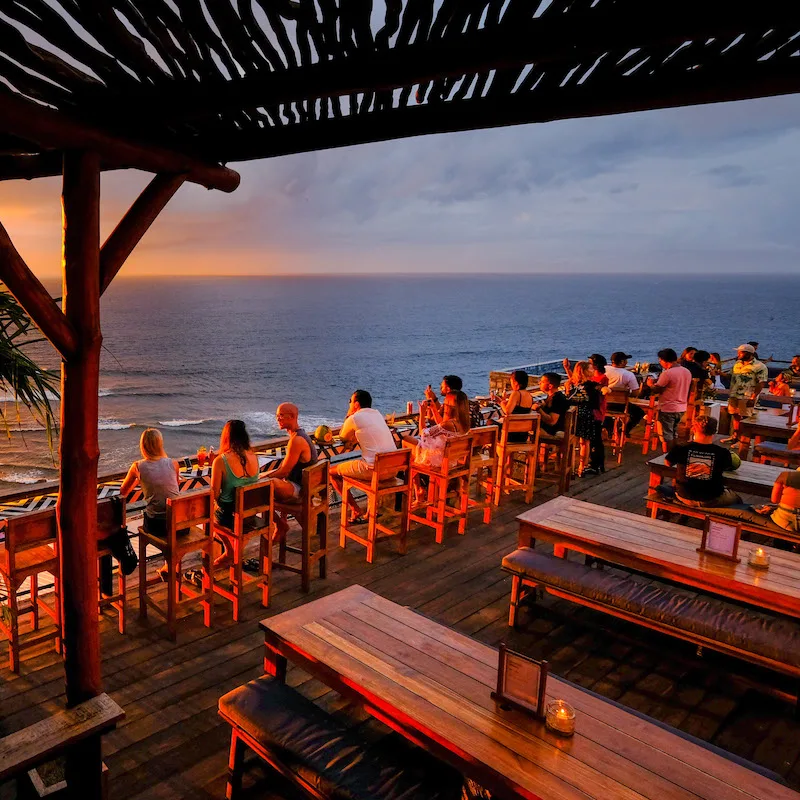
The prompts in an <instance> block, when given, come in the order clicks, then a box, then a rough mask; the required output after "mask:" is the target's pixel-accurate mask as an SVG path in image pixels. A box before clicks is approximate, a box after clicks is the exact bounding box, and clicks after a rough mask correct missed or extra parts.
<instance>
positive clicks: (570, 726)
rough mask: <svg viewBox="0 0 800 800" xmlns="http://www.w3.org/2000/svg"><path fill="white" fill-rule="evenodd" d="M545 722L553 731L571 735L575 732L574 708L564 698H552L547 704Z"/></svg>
mask: <svg viewBox="0 0 800 800" xmlns="http://www.w3.org/2000/svg"><path fill="white" fill-rule="evenodd" d="M545 724H546V725H547V728H548V730H551V731H553V732H554V733H558V734H560V735H561V736H572V734H573V733H575V709H574V708H573V707H572V706H571V705H570V704H569V703H567V702H566V701H565V700H553V702H552V703H548V704H547V714H546V717H545Z"/></svg>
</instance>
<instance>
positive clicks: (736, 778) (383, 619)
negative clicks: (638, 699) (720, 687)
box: [261, 586, 800, 800]
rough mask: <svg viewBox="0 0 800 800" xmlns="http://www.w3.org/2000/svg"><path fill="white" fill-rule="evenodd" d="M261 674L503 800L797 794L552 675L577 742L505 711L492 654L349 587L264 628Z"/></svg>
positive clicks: (776, 798) (774, 799) (756, 799)
mask: <svg viewBox="0 0 800 800" xmlns="http://www.w3.org/2000/svg"><path fill="white" fill-rule="evenodd" d="M261 627H262V629H263V630H264V634H265V638H266V658H265V666H266V668H267V672H269V673H270V674H274V675H278V676H279V677H285V669H286V659H290V660H291V661H293V662H294V663H296V664H298V665H299V666H301V667H302V668H303V669H304V670H306V671H308V672H310V673H311V674H312V675H314V676H315V677H317V678H319V679H320V680H322V681H323V682H324V683H326V684H327V685H328V686H330V687H331V688H333V689H335V690H336V691H338V692H341V693H342V694H343V695H345V696H347V697H349V698H352V699H355V700H356V701H357V702H359V703H361V704H363V705H364V707H365V708H366V709H367V710H368V711H370V712H371V713H372V714H373V715H374V716H376V717H377V718H378V719H381V720H383V721H384V722H386V723H387V724H388V725H389V726H390V727H392V728H394V729H395V730H397V731H399V732H400V733H401V734H403V735H404V736H406V737H407V738H408V739H409V740H411V741H413V742H416V743H418V744H420V745H421V746H423V747H425V748H427V749H429V750H431V751H433V752H434V753H436V754H437V755H439V756H440V757H442V758H444V759H445V760H447V761H449V762H450V763H452V764H453V765H454V766H456V767H457V768H458V769H461V770H462V771H463V772H465V773H466V774H468V775H470V776H471V777H473V778H474V779H475V780H477V781H478V782H480V783H481V784H482V785H484V786H485V787H486V788H488V789H490V790H491V791H493V792H495V793H496V796H498V797H502V798H527V799H528V800H588V798H598V800H600V798H602V799H603V800H644V799H645V798H648V799H650V800H697V799H698V798H704V799H705V800H764V798H770V799H771V800H790V798H791V799H792V800H798V798H799V797H800V795H798V794H796V793H795V792H793V791H791V790H790V789H788V788H786V787H784V786H780V785H779V784H777V783H774V782H773V781H771V780H769V779H768V778H765V777H763V776H761V775H758V774H757V773H754V772H752V771H750V770H748V769H746V768H744V767H741V766H739V765H737V764H735V763H733V762H731V761H729V760H727V759H725V758H722V757H721V756H719V755H716V754H714V753H712V752H710V751H708V750H705V749H704V748H701V747H698V746H697V745H696V744H693V743H692V742H689V741H687V740H685V739H682V738H681V737H679V736H676V735H675V734H673V733H671V732H669V731H666V730H664V729H663V728H660V727H659V726H657V725H654V724H653V723H651V722H648V721H647V720H645V719H642V718H641V717H638V716H636V715H634V714H631V713H629V712H628V711H625V710H624V709H621V708H618V707H616V706H614V705H612V704H610V703H607V702H605V701H604V700H602V699H600V698H598V697H596V696H593V695H590V694H588V693H587V692H584V691H582V690H581V689H580V688H578V687H576V686H572V685H570V684H567V683H564V682H563V681H559V680H558V679H557V678H555V677H553V676H551V677H550V678H549V679H548V681H547V695H548V699H553V698H562V699H564V700H567V701H568V702H569V703H571V704H572V705H573V706H574V707H575V709H576V726H575V735H574V737H572V738H570V739H563V738H560V737H558V736H556V735H554V734H551V733H549V732H548V731H547V730H546V729H545V726H544V724H543V723H542V722H539V721H537V720H535V719H532V718H530V717H528V716H526V715H524V714H522V713H520V712H517V711H512V710H504V709H502V708H501V707H500V706H499V705H498V704H497V703H496V702H495V701H494V700H492V698H491V696H490V693H491V691H492V690H493V689H494V688H495V686H496V682H497V651H496V650H495V649H494V648H491V647H487V646H486V645H484V644H481V643H479V642H476V641H475V640H473V639H471V638H469V637H467V636H463V635H462V634H459V633H457V632H455V631H453V630H451V629H449V628H446V627H444V626H442V625H439V624H438V623H436V622H433V621H432V620H430V619H428V618H426V617H423V616H421V615H420V614H417V613H415V612H414V611H411V610H410V609H408V608H405V607H403V606H399V605H397V604H395V603H392V602H390V601H388V600H386V599H384V598H382V597H380V596H379V595H376V594H373V593H372V592H370V591H369V590H367V589H365V588H363V587H361V586H351V587H349V588H348V589H344V590H342V591H340V592H336V593H335V594H332V595H328V596H327V597H324V598H322V599H320V600H315V601H313V602H311V603H307V604H306V605H303V606H300V607H299V608H296V609H293V610H291V611H286V612H284V613H282V614H278V615H277V616H275V617H271V618H269V619H265V620H263V621H262V622H261Z"/></svg>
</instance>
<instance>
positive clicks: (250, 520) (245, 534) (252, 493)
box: [211, 479, 275, 622]
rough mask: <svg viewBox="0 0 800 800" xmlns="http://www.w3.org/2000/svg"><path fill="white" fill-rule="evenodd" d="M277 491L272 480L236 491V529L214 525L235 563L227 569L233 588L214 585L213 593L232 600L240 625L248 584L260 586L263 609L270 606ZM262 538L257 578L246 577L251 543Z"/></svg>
mask: <svg viewBox="0 0 800 800" xmlns="http://www.w3.org/2000/svg"><path fill="white" fill-rule="evenodd" d="M273 495H274V490H273V486H272V481H271V480H269V479H267V480H262V481H259V482H258V483H251V484H249V485H248V486H239V487H237V489H236V494H235V496H234V500H233V503H234V506H233V527H232V528H227V527H225V526H224V525H220V524H219V523H218V522H217V521H216V520H214V521H213V522H212V526H211V528H212V532H213V534H214V536H216V537H218V538H219V539H222V540H223V541H224V543H225V545H226V547H227V551H228V553H230V554H232V557H233V562H232V563H231V565H230V568H229V570H228V574H229V579H230V588H227V587H225V586H223V585H222V584H220V583H219V582H218V581H215V583H214V591H215V592H216V593H217V594H218V595H221V596H222V597H224V598H226V599H227V600H230V601H231V604H232V605H233V621H234V622H239V616H240V610H241V603H242V595H243V594H244V589H245V585H246V584H248V583H257V584H258V585H259V586H261V588H262V601H263V605H264V606H268V605H269V589H270V586H269V581H270V577H271V573H272V537H273V533H274V531H275V523H274V522H273V519H272V517H273V514H274V511H275V506H274V499H273ZM257 536H258V537H259V538H260V542H259V548H258V577H256V578H250V577H249V576H248V577H247V578H245V574H244V551H245V548H246V547H247V545H248V543H249V542H250V541H251V540H252V539H254V538H256V537H257Z"/></svg>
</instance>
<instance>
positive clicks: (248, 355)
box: [0, 274, 800, 492]
mask: <svg viewBox="0 0 800 800" xmlns="http://www.w3.org/2000/svg"><path fill="white" fill-rule="evenodd" d="M799 308H800V276H787V275H782V276H769V275H748V276H742V275H718V276H671V275H658V276H652V275H650V276H645V275H622V274H614V275H521V276H520V275H513V276H512V275H484V276H472V275H471V276H463V275H436V276H430V277H420V276H413V277H412V276H391V277H379V276H334V277H328V276H324V277H322V276H313V277H297V278H291V277H264V278H241V277H233V278H224V277H220V278H188V279H184V278H156V279H154V278H147V279H125V278H118V279H117V280H116V281H115V282H114V284H113V285H112V287H111V288H110V289H109V291H108V292H107V293H106V295H105V296H104V297H103V301H102V325H103V334H104V351H103V357H102V369H101V375H100V425H99V427H100V446H101V457H100V469H101V471H110V470H121V469H124V468H126V467H127V466H128V465H129V464H130V462H131V461H132V460H133V459H135V458H137V457H138V440H139V436H140V435H141V432H142V430H143V429H144V428H145V427H147V426H150V425H155V426H157V427H159V428H160V429H161V430H162V431H163V434H164V440H165V444H166V448H167V452H168V453H169V454H170V455H172V456H183V455H189V454H191V453H194V452H196V450H197V447H198V446H200V445H205V446H206V447H208V446H210V445H214V447H215V449H216V447H217V443H218V441H219V433H220V429H221V428H222V425H223V423H224V422H225V420H226V419H229V418H240V419H243V420H244V421H245V422H246V424H247V427H248V429H249V431H250V434H251V436H252V437H253V439H254V440H258V439H263V438H267V437H269V436H270V435H272V434H275V433H276V432H277V427H276V425H275V418H274V413H275V408H276V406H277V405H278V404H279V403H281V402H283V401H291V402H293V403H295V404H296V405H297V406H299V408H300V414H301V422H302V424H303V425H304V426H305V427H306V428H307V429H313V428H315V427H316V426H317V425H318V424H320V423H323V422H324V423H328V424H330V423H338V422H341V420H342V418H343V417H344V414H345V413H346V411H347V405H348V399H349V397H350V394H351V393H352V392H353V390H354V389H359V388H363V389H367V390H369V391H370V392H371V393H372V396H373V398H374V404H375V407H376V408H379V409H380V410H381V411H383V412H385V413H388V412H390V411H399V410H401V409H404V408H405V403H406V401H407V400H419V399H420V398H421V397H422V396H423V390H424V388H425V387H426V386H427V384H429V383H430V384H432V385H433V386H434V387H438V384H439V382H440V381H441V378H442V375H444V374H446V373H451V374H456V375H460V376H461V377H462V378H463V380H464V388H465V390H466V391H467V392H468V393H469V394H470V395H474V394H483V393H485V392H486V391H487V389H488V374H489V372H490V371H491V370H493V369H503V368H507V367H513V366H519V365H523V364H531V363H535V362H537V361H545V360H551V359H555V358H559V359H560V358H562V357H563V356H565V355H567V356H569V357H571V358H575V357H585V356H587V355H588V354H590V353H593V352H599V353H604V354H605V355H606V356H608V355H610V353H611V352H612V351H614V350H627V352H629V353H631V354H632V355H633V359H632V361H655V360H656V356H655V354H656V352H657V351H658V350H659V349H661V348H662V347H673V348H675V349H676V350H677V351H679V352H680V350H682V349H683V348H684V347H685V346H687V345H694V346H695V347H700V348H704V349H706V350H710V351H719V352H720V353H721V354H722V357H723V358H727V357H730V356H732V355H733V354H734V349H735V348H736V346H737V345H738V344H740V343H741V342H743V341H748V340H758V341H759V342H760V353H761V355H762V356H768V355H771V354H774V355H775V357H776V358H791V356H792V355H794V354H795V353H797V352H800V328H799V327H798V324H797V319H798V309H799ZM37 352H38V353H40V355H41V358H42V359H43V360H45V361H47V362H48V363H50V364H53V365H54V364H55V360H54V359H53V356H52V350H51V349H49V346H47V345H43V346H40V349H37ZM5 405H6V409H5V410H6V413H7V414H8V413H9V411H11V412H12V417H13V409H11V408H10V407H9V406H10V404H9V403H8V401H6V404H5ZM21 427H22V428H24V429H25V430H19V428H18V427H17V428H14V427H13V426H12V430H11V435H10V437H9V438H7V439H3V440H2V441H0V491H4V492H7V491H9V490H11V489H14V490H19V489H21V488H25V487H26V486H27V485H28V484H33V483H36V482H37V481H41V480H50V479H53V478H55V477H57V464H56V462H55V460H54V459H55V458H57V455H55V454H54V453H53V452H52V451H51V450H50V449H49V447H48V445H47V439H46V436H45V434H44V433H43V431H41V430H39V429H37V427H38V426H36V425H34V424H31V423H30V421H27V420H25V421H23V422H22V424H21Z"/></svg>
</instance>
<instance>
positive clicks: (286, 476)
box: [266, 403, 317, 539]
mask: <svg viewBox="0 0 800 800" xmlns="http://www.w3.org/2000/svg"><path fill="white" fill-rule="evenodd" d="M298 414H299V411H298V408H297V406H296V405H294V404H292V403H281V404H280V405H279V406H278V408H277V410H276V411H275V419H276V420H277V421H278V427H279V428H280V429H281V430H282V431H286V432H287V433H288V434H289V444H288V445H287V446H286V455H285V456H284V457H283V459H282V460H281V462H280V464H279V465H278V466H277V467H276V468H275V469H273V470H270V471H269V472H268V473H267V475H266V477H268V478H272V485H273V489H274V492H275V501H276V502H278V503H293V502H298V501H299V500H300V492H301V488H302V484H303V470H304V469H305V468H306V467H309V466H311V465H312V464H315V463H316V461H317V447H316V445H315V444H314V442H313V441H312V440H311V437H310V436H309V435H308V434H307V433H306V432H305V431H304V430H303V429H302V428H301V427H300V425H299V423H298ZM275 524H276V525H277V526H278V531H277V535H278V538H279V539H282V538H283V537H284V536H286V532H287V531H288V530H289V523H288V522H287V521H286V520H285V519H284V518H283V517H282V516H281V515H280V514H279V513H278V512H277V511H276V512H275Z"/></svg>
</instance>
